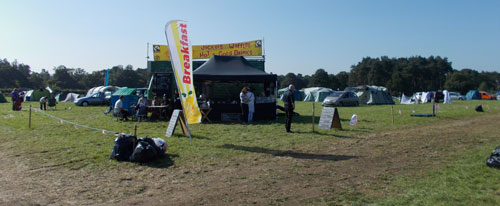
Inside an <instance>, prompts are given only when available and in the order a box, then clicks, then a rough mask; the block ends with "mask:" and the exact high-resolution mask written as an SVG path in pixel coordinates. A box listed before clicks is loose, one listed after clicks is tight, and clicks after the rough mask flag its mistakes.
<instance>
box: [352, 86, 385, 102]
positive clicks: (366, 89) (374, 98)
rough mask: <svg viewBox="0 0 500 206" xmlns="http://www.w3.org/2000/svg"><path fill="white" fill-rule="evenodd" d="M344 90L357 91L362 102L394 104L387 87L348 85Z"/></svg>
mask: <svg viewBox="0 0 500 206" xmlns="http://www.w3.org/2000/svg"><path fill="white" fill-rule="evenodd" d="M344 91H349V92H354V93H356V95H358V98H359V100H358V101H359V103H360V104H394V101H393V100H392V97H391V95H389V91H388V90H387V88H385V87H381V86H370V85H363V86H357V87H348V88H346V89H345V90H344Z"/></svg>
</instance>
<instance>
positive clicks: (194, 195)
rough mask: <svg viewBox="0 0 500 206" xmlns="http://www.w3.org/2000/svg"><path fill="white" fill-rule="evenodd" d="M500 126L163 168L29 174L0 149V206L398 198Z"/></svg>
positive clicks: (363, 137) (375, 136) (447, 127)
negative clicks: (411, 182) (399, 184)
mask: <svg viewBox="0 0 500 206" xmlns="http://www.w3.org/2000/svg"><path fill="white" fill-rule="evenodd" d="M498 119H500V115H498V114H497V115H483V116H476V117H467V118H462V119H456V120H447V121H441V122H439V123H436V124H432V125H424V126H420V127H414V128H406V129H401V130H398V131H387V132H381V133H363V134H360V135H358V136H355V137H349V138H341V139H340V141H339V139H338V138H336V140H335V141H329V140H325V141H323V142H320V143H318V144H314V145H313V146H304V147H296V148H293V149H290V150H283V151H282V150H271V149H266V148H258V147H244V146H238V145H230V144H226V145H219V147H222V148H226V149H233V150H242V151H246V152H247V153H248V154H247V155H245V157H244V158H243V160H242V161H240V162H232V161H226V160H223V159H221V160H220V161H216V162H217V163H214V164H206V165H188V166H182V167H180V166H176V165H174V166H171V167H169V168H152V167H147V166H132V167H127V168H111V169H107V170H96V169H89V168H87V167H83V168H68V167H66V166H65V165H64V164H62V165H53V166H50V167H43V168H33V167H32V166H30V165H29V162H30V160H29V159H26V157H24V156H19V155H12V154H13V153H12V152H10V151H11V150H13V149H12V148H8V147H7V146H5V145H2V143H0V148H1V150H0V162H2V164H1V168H0V172H1V173H0V205H269V204H283V205H307V204H312V205H318V204H321V203H322V202H330V203H331V202H335V201H339V200H343V199H349V198H351V197H352V196H356V195H358V194H364V195H366V196H369V197H384V196H386V195H391V194H394V192H395V191H392V190H391V188H390V187H389V186H388V184H389V183H390V180H391V179H393V178H394V177H397V176H402V175H420V174H422V173H423V172H425V171H427V170H428V169H432V168H439V167H440V164H441V163H443V162H444V161H445V160H447V159H449V154H454V153H456V152H460V151H465V150H467V149H469V148H472V147H476V146H478V145H480V144H482V143H484V142H491V141H494V140H495V136H494V134H493V133H498V130H499V128H498ZM484 131H490V132H488V133H485V132H484ZM494 131H496V132H494ZM4 135H12V133H9V132H7V133H6V134H4ZM293 135H301V134H300V133H298V134H297V133H296V134H293Z"/></svg>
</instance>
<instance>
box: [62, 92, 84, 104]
mask: <svg viewBox="0 0 500 206" xmlns="http://www.w3.org/2000/svg"><path fill="white" fill-rule="evenodd" d="M79 96H80V95H79V94H76V93H68V94H67V95H66V98H64V100H63V101H62V102H74V101H75V100H76V99H78V97H79Z"/></svg>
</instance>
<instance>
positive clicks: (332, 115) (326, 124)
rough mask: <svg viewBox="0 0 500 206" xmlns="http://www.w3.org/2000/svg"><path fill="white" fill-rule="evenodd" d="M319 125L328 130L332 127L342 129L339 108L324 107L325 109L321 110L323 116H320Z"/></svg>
mask: <svg viewBox="0 0 500 206" xmlns="http://www.w3.org/2000/svg"><path fill="white" fill-rule="evenodd" d="M318 127H319V128H320V129H326V130H329V129H331V128H337V129H342V125H341V124H340V117H339V113H338V111H337V108H335V107H323V109H322V110H321V116H320V117H319V125H318Z"/></svg>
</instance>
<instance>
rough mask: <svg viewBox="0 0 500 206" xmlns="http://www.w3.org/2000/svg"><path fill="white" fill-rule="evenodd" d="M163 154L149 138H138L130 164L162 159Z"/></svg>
mask: <svg viewBox="0 0 500 206" xmlns="http://www.w3.org/2000/svg"><path fill="white" fill-rule="evenodd" d="M163 155H164V153H163V152H162V150H161V148H159V147H158V146H156V144H155V142H154V140H153V139H151V138H139V139H138V140H137V146H136V147H135V149H134V152H133V153H132V156H131V157H130V161H132V162H149V161H152V160H155V159H158V158H160V157H162V156H163Z"/></svg>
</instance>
